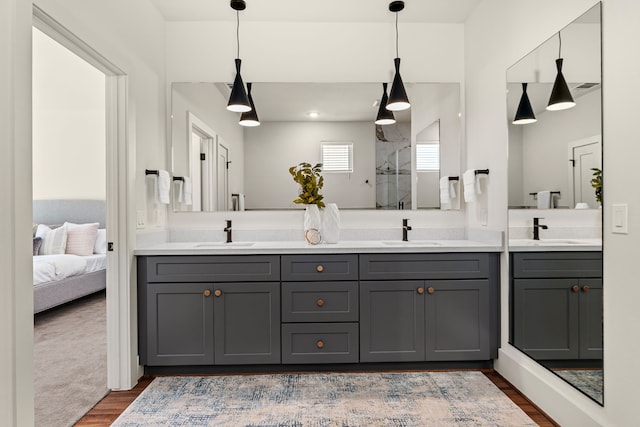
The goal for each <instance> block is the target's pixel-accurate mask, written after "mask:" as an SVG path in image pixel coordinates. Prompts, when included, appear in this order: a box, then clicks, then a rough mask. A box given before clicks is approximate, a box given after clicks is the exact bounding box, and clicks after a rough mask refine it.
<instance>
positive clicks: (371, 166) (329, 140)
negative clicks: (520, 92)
mask: <svg viewBox="0 0 640 427" xmlns="http://www.w3.org/2000/svg"><path fill="white" fill-rule="evenodd" d="M405 86H406V90H407V92H408V94H409V96H410V99H411V102H412V108H411V109H410V110H408V111H403V112H396V113H395V115H396V119H397V123H396V124H393V125H385V126H380V125H375V124H374V123H373V122H374V119H375V117H376V113H377V109H378V104H377V103H379V98H380V95H381V94H380V84H379V83H346V84H345V83H253V87H252V94H253V98H254V101H255V103H256V108H257V109H258V110H259V114H260V121H261V125H260V126H257V127H254V128H243V127H242V126H239V125H238V117H237V114H234V113H230V112H228V111H227V110H226V108H225V105H226V101H225V99H226V98H227V97H228V91H229V88H228V85H226V84H222V83H217V84H216V83H173V84H172V115H171V118H172V131H171V139H172V144H171V151H172V158H173V167H172V170H173V173H174V175H178V176H188V177H191V178H192V181H193V193H199V196H198V195H196V196H194V197H193V203H192V204H190V205H187V204H185V203H182V202H180V201H179V200H175V201H174V204H173V206H174V209H175V210H178V211H198V210H205V211H207V210H227V209H228V210H234V209H240V210H245V209H246V210H270V209H300V206H298V205H294V204H293V200H294V199H295V198H296V196H297V185H296V184H295V182H293V181H292V180H291V176H290V175H289V173H288V169H289V167H291V166H292V165H296V164H298V163H300V162H308V163H313V164H315V163H322V162H323V161H325V163H326V160H325V159H323V153H324V155H326V153H327V151H326V150H323V147H327V146H336V144H338V145H340V146H342V145H344V146H345V147H348V149H345V151H344V152H345V153H349V154H350V155H348V156H347V157H348V158H345V159H343V160H345V162H346V163H345V164H344V168H343V169H340V167H338V168H337V169H336V168H332V169H333V170H331V171H329V170H328V169H329V168H328V167H327V168H326V169H325V170H324V171H323V176H324V178H325V184H324V188H323V194H324V196H325V200H326V201H328V202H333V203H337V204H338V206H339V207H340V208H341V209H412V208H415V207H416V206H417V207H418V208H428V209H438V208H440V204H439V200H440V199H439V186H438V178H439V176H440V174H442V175H458V174H459V170H460V137H461V131H460V127H461V126H460V122H461V119H460V116H461V115H460V90H459V85H458V84H454V83H446V84H445V83H442V84H441V83H413V84H411V83H408V84H406V85H405ZM312 113H315V115H314V114H312ZM202 122H204V124H201V125H198V123H202ZM205 127H206V128H207V129H208V130H207V131H206V132H203V131H202V129H203V128H205ZM194 132H195V134H196V135H198V138H199V141H200V146H201V149H200V151H199V152H198V150H197V144H198V142H197V140H196V139H194V137H193V134H194ZM223 139H224V143H223ZM194 141H195V142H194ZM418 144H421V145H425V146H427V145H428V146H430V152H431V153H432V157H433V156H435V157H434V158H432V162H431V165H430V166H429V167H430V168H431V169H429V170H424V171H417V170H416V167H415V166H416V153H417V149H416V147H417V145H418ZM333 152H334V153H335V152H336V150H333ZM223 154H226V156H227V158H226V159H223V158H222V155H223ZM200 156H201V157H200ZM200 158H202V160H200ZM214 159H215V160H214ZM327 166H328V165H327ZM341 167H342V166H341ZM221 172H224V173H223V174H221ZM198 176H199V178H198ZM175 193H176V194H179V191H178V190H176V192H175ZM196 200H200V204H199V205H198V204H197V203H196ZM205 200H209V203H205V202H204V201H205ZM225 205H226V208H225ZM447 208H457V206H450V207H449V206H447Z"/></svg>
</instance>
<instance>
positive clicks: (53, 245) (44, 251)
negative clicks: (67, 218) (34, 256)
mask: <svg viewBox="0 0 640 427" xmlns="http://www.w3.org/2000/svg"><path fill="white" fill-rule="evenodd" d="M36 237H41V238H42V246H40V252H38V253H39V254H40V255H60V254H64V252H65V250H66V248H67V227H65V226H64V225H63V226H62V227H58V228H56V229H53V230H52V229H51V228H49V227H47V226H46V225H44V224H40V225H38V230H37V231H36Z"/></svg>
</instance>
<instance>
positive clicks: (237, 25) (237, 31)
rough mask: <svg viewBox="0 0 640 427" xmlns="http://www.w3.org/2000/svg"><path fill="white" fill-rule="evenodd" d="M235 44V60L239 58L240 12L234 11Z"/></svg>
mask: <svg viewBox="0 0 640 427" xmlns="http://www.w3.org/2000/svg"><path fill="white" fill-rule="evenodd" d="M236 22H237V24H236V42H237V44H238V51H237V55H236V58H238V59H239V58H240V12H239V11H237V10H236Z"/></svg>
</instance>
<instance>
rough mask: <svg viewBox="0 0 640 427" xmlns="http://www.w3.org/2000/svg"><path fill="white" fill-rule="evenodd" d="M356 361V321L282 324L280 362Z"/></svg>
mask: <svg viewBox="0 0 640 427" xmlns="http://www.w3.org/2000/svg"><path fill="white" fill-rule="evenodd" d="M357 362H358V324H357V323H287V324H283V325H282V363H357Z"/></svg>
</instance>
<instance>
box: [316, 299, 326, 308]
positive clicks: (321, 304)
mask: <svg viewBox="0 0 640 427" xmlns="http://www.w3.org/2000/svg"><path fill="white" fill-rule="evenodd" d="M316 304H317V305H318V307H323V306H324V300H321V299H319V300H318V301H316Z"/></svg>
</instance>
